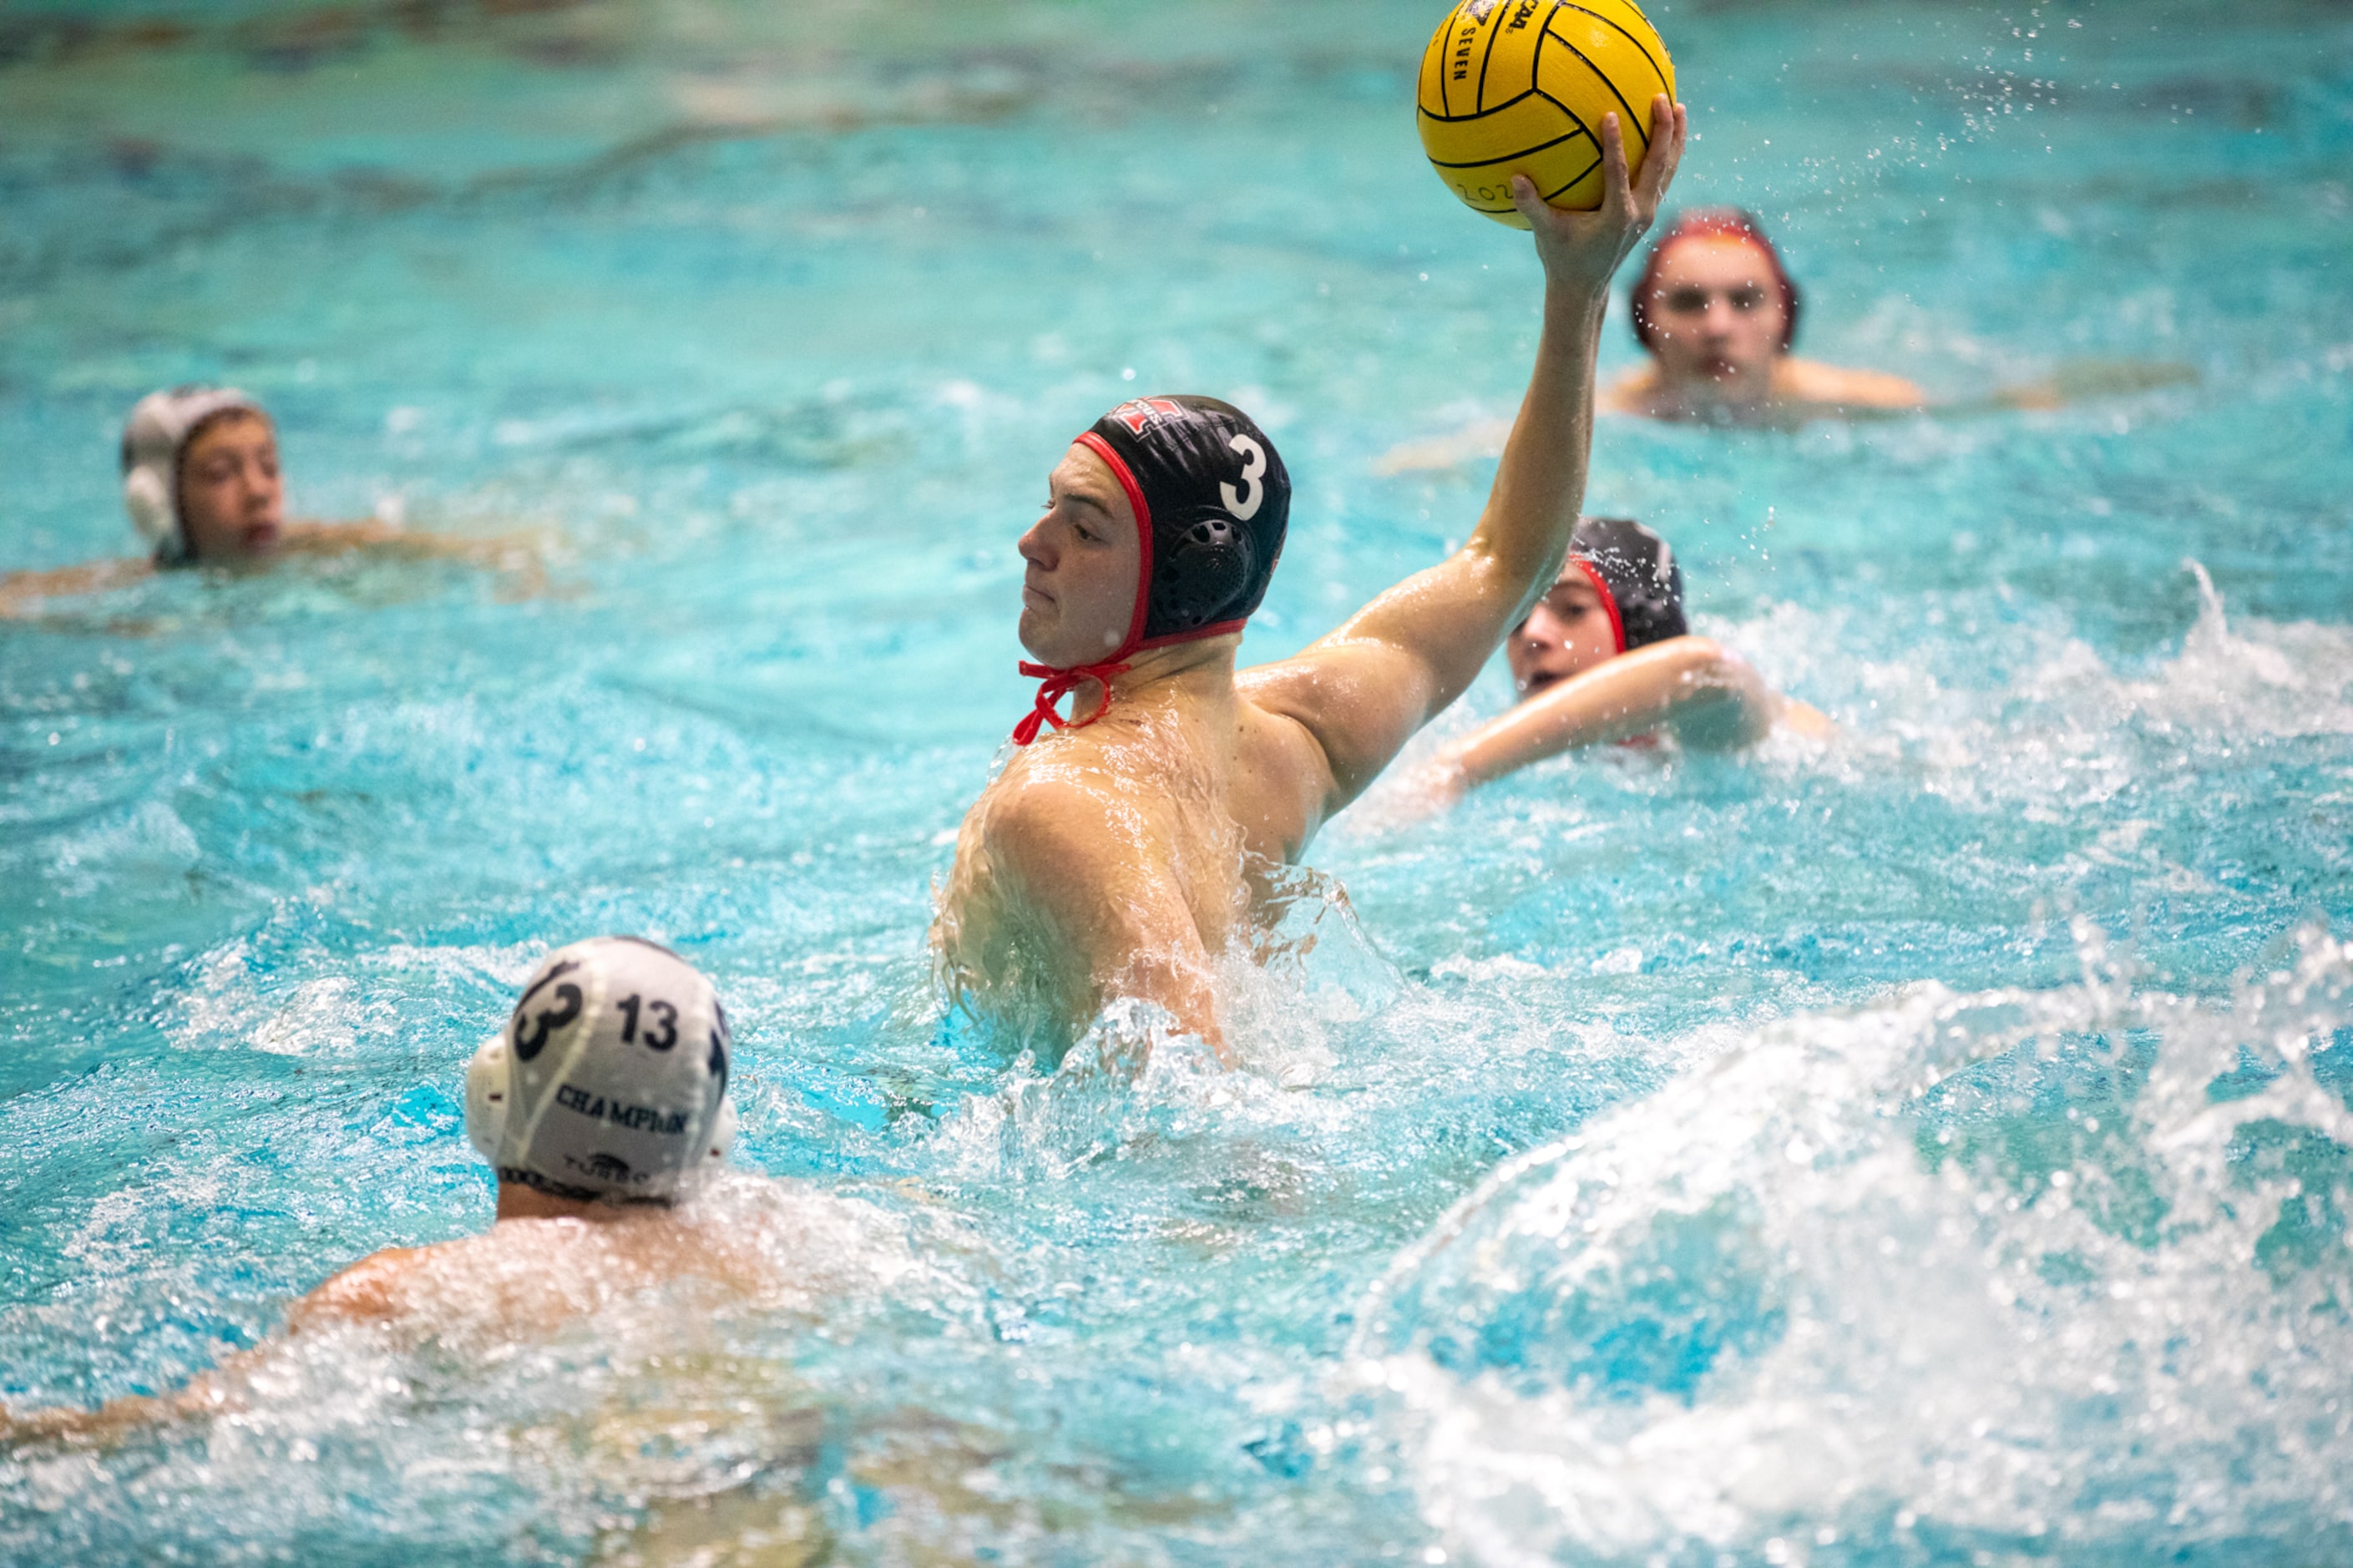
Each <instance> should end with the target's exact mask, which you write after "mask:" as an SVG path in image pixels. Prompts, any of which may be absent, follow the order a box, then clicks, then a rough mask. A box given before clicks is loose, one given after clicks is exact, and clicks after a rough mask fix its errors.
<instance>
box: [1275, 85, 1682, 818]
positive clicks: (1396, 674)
mask: <svg viewBox="0 0 2353 1568" xmlns="http://www.w3.org/2000/svg"><path fill="white" fill-rule="evenodd" d="M1683 127H1684V119H1683V110H1681V109H1679V108H1676V107H1674V106H1672V105H1671V104H1669V103H1668V101H1667V100H1666V99H1665V98H1664V97H1663V96H1662V97H1660V98H1658V99H1656V100H1653V102H1652V104H1651V153H1650V155H1649V156H1648V157H1647V158H1646V159H1645V161H1644V163H1643V165H1642V177H1641V182H1640V183H1639V184H1633V183H1630V181H1629V179H1628V177H1627V172H1626V153H1625V145H1624V139H1623V135H1622V133H1621V132H1620V128H1619V125H1618V121H1617V117H1616V116H1615V115H1614V114H1613V115H1607V116H1604V117H1603V120H1602V125H1601V146H1602V162H1603V169H1604V175H1603V177H1604V187H1603V188H1604V192H1605V194H1604V195H1603V197H1602V202H1601V205H1600V207H1599V209H1597V210H1596V211H1593V212H1589V213H1586V212H1563V211H1560V210H1558V209H1556V208H1555V207H1551V206H1548V205H1546V204H1545V203H1544V202H1543V201H1542V200H1541V199H1540V198H1539V197H1538V196H1537V195H1536V192H1535V186H1534V185H1532V184H1529V183H1528V182H1527V181H1526V180H1525V179H1523V178H1520V177H1517V176H1514V180H1513V183H1512V189H1513V200H1514V202H1515V203H1516V204H1517V205H1518V207H1519V209H1520V212H1521V213H1522V215H1523V216H1525V217H1526V218H1527V219H1528V222H1529V225H1530V226H1531V227H1533V228H1534V230H1535V244H1536V255H1537V257H1538V258H1539V259H1540V260H1541V261H1542V262H1543V263H1544V269H1545V301H1544V326H1543V331H1542V335H1541V336H1540V337H1539V339H1538V341H1537V345H1536V359H1535V372H1534V374H1532V375H1531V377H1530V378H1529V382H1528V390H1527V395H1526V396H1525V398H1524V399H1522V401H1521V404H1520V413H1519V417H1518V419H1517V420H1515V421H1514V424H1513V426H1512V432H1511V435H1510V437H1508V438H1507V439H1506V440H1505V442H1504V456H1503V461H1502V463H1501V465H1500V466H1499V467H1498V468H1497V469H1496V472H1495V482H1494V486H1493V489H1492V490H1491V491H1490V493H1489V495H1488V499H1487V507H1486V510H1484V511H1483V512H1482V513H1481V515H1480V518H1479V523H1478V526H1477V528H1476V529H1474V530H1473V531H1472V535H1471V539H1470V542H1468V543H1466V544H1465V545H1464V546H1463V547H1462V548H1461V550H1460V551H1458V552H1455V554H1454V555H1453V556H1452V557H1451V558H1450V559H1448V560H1447V561H1445V562H1443V563H1440V564H1439V565H1437V566H1434V567H1432V568H1430V570H1429V571H1426V572H1422V573H1419V574H1417V575H1415V576H1412V577H1409V578H1408V579H1407V580H1406V581H1405V582H1403V583H1400V584H1398V585H1397V586H1396V587H1394V588H1392V589H1390V590H1389V591H1388V593H1386V594H1383V595H1381V596H1380V597H1379V598H1377V599H1375V600H1374V601H1373V602H1372V603H1371V604H1369V605H1366V606H1365V608H1364V609H1362V610H1360V611H1358V612H1357V613H1356V616H1353V617H1352V618H1350V619H1349V621H1348V622H1347V623H1346V624H1345V625H1344V626H1341V627H1340V628H1339V629H1338V630H1337V631H1335V632H1334V633H1332V634H1331V635H1330V636H1329V637H1325V638H1324V639H1323V640H1322V641H1321V642H1318V643H1316V644H1315V645H1314V647H1310V648H1308V649H1307V650H1306V651H1305V652H1304V653H1302V654H1300V655H1299V656H1298V657H1297V658H1292V659H1288V660H1285V661H1283V662H1282V663H1281V664H1277V665H1271V666H1268V667H1267V668H1264V669H1262V670H1257V671H1252V672H1251V674H1250V680H1249V694H1250V697H1251V698H1252V700H1255V701H1257V702H1259V703H1260V704H1261V706H1264V707H1266V708H1269V709H1271V710H1274V711H1278V712H1282V713H1286V714H1288V715H1289V716H1291V717H1292V718H1294V719H1296V720H1298V721H1299V722H1300V723H1302V724H1303V725H1304V726H1305V727H1306V728H1307V730H1308V731H1309V732H1310V733H1311V734H1313V735H1314V737H1315V739H1316V741H1317V742H1318V743H1319V744H1321V745H1322V747H1323V748H1324V755H1325V757H1326V759H1327V760H1328V761H1329V763H1330V764H1331V773H1332V778H1333V791H1334V793H1333V797H1332V799H1331V800H1330V801H1329V802H1328V803H1327V805H1328V807H1329V808H1330V809H1332V810H1337V809H1338V808H1339V807H1340V806H1342V805H1346V804H1347V802H1348V801H1350V800H1352V799H1354V798H1355V797H1356V795H1358V794H1360V793H1361V792H1362V791H1363V790H1364V788H1365V786H1366V784H1370V783H1371V782H1372V780H1373V777H1374V775H1376V774H1377V773H1379V772H1380V770H1381V769H1382V768H1383V767H1385V766H1387V765H1388V762H1389V760H1390V759H1391V758H1392V757H1394V756H1396V755H1397V752H1398V748H1399V747H1401V746H1403V745H1404V744H1405V742H1407V741H1408V740H1409V738H1411V736H1412V735H1413V732H1414V731H1416V730H1419V728H1420V727H1421V726H1422V725H1423V724H1425V723H1427V722H1429V721H1430V718H1431V717H1432V716H1433V715H1434V714H1436V713H1437V712H1439V711H1440V710H1441V709H1443V708H1444V707H1445V706H1446V705H1447V704H1448V703H1450V702H1451V701H1453V700H1455V698H1457V697H1459V696H1461V693H1462V690H1463V689H1464V688H1465V687H1467V686H1469V685H1470V683H1471V681H1472V679H1473V678H1475V677H1476V676H1477V675H1478V673H1479V670H1480V668H1481V667H1482V666H1483V665H1484V664H1485V663H1486V661H1487V658H1488V656H1489V655H1490V654H1492V653H1493V652H1494V651H1495V647H1496V645H1497V644H1498V643H1500V642H1501V641H1502V640H1503V637H1504V633H1505V632H1506V631H1508V630H1509V629H1510V628H1511V626H1512V625H1513V623H1514V621H1516V620H1517V619H1518V618H1519V617H1520V616H1521V615H1522V614H1523V613H1524V612H1525V610H1526V609H1527V606H1528V605H1529V603H1530V602H1531V601H1532V600H1533V598H1534V597H1535V595H1536V594H1537V593H1538V592H1540V591H1541V590H1542V589H1543V587H1544V585H1545V584H1548V583H1550V582H1551V581H1552V580H1553V577H1554V575H1555V574H1556V573H1557V572H1558V571H1559V569H1560V563H1561V557H1562V555H1563V553H1564V552H1566V551H1567V546H1568V535H1569V531H1570V530H1571V529H1573V528H1575V527H1576V525H1577V508H1578V506H1579V505H1580V504H1581V503H1582V501H1583V500H1584V496H1585V468H1586V454H1587V449H1588V445H1589V444H1590V441H1591V438H1592V434H1593V357H1594V349H1595V344H1596V341H1597V339H1598V338H1599V332H1600V329H1601V320H1602V312H1603V310H1604V308H1605V307H1606V305H1607V304H1608V301H1609V279H1610V276H1611V275H1612V274H1613V273H1614V272H1616V270H1617V268H1618V264H1619V263H1620V261H1622V260H1624V259H1625V258H1626V254H1627V252H1628V251H1630V249H1632V248H1633V246H1634V242H1635V241H1636V240H1637V239H1638V238H1640V237H1641V234H1642V231H1643V230H1645V229H1647V228H1648V227H1650V226H1651V218H1652V217H1653V216H1655V215H1656V214H1657V212H1658V207H1659V199H1660V197H1661V195H1662V194H1663V193H1664V192H1665V190H1666V187H1667V182H1668V181H1669V180H1670V179H1672V177H1673V174H1674V167H1675V163H1676V162H1677V160H1678V159H1679V158H1680V157H1681V155H1682V152H1683Z"/></svg>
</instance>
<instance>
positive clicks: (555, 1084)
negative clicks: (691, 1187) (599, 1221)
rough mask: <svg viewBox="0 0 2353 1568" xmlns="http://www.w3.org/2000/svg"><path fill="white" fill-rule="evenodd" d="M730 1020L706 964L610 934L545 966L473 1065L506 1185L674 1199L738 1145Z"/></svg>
mask: <svg viewBox="0 0 2353 1568" xmlns="http://www.w3.org/2000/svg"><path fill="white" fill-rule="evenodd" d="M728 1047H729V1040H728V1033H727V1015H726V1013H725V1012H724V1011H723V1010H722V1008H721V1007H720V1005H719V994H718V993H717V992H716V991H714V990H712V986H711V982H710V981H708V980H705V979H704V978H703V977H702V974H701V973H698V972H697V971H696V970H695V968H694V966H693V965H692V964H690V963H687V962H686V961H685V960H684V959H682V958H681V957H679V956H678V954H676V953H674V952H670V950H669V949H668V948H666V947H661V946H659V945H657V944H655V943H653V942H646V941H642V940H640V939H639V938H637V937H627V936H605V937H597V938H595V939H593V940H591V941H588V942H575V943H573V944H572V945H571V946H570V947H565V948H559V949H558V950H556V951H555V952H551V953H549V954H548V955H547V957H546V958H545V959H544V960H543V961H542V963H540V966H539V967H538V968H537V969H536V970H534V971H533V973H532V977H531V983H530V984H528V985H526V986H525V987H524V988H523V993H522V1000H521V1001H519V1002H517V1003H516V1004H515V1010H514V1016H512V1017H511V1018H509V1019H508V1020H507V1026H506V1027H505V1028H504V1029H502V1030H501V1031H500V1032H499V1033H498V1034H496V1035H494V1036H492V1037H491V1038H490V1039H489V1040H487V1041H485V1042H483V1045H482V1047H481V1049H480V1050H478V1051H476V1052H475V1053H474V1059H473V1061H472V1063H471V1064H470V1065H469V1066H468V1068H467V1069H466V1135H467V1137H468V1138H470V1140H472V1142H473V1145H474V1147H475V1149H476V1150H477V1151H479V1152H480V1154H481V1156H482V1158H484V1159H485V1160H488V1161H489V1162H490V1163H491V1164H492V1165H493V1166H495V1167H497V1170H498V1173H499V1180H501V1181H502V1182H516V1183H520V1184H522V1185H524V1186H527V1187H536V1188H537V1189H539V1190H540V1191H541V1192H543V1193H550V1194H554V1195H555V1196H557V1197H565V1198H578V1199H582V1200H587V1199H593V1198H611V1199H617V1200H619V1201H622V1202H628V1201H632V1200H635V1201H642V1202H653V1203H666V1202H669V1201H670V1200H671V1199H673V1198H675V1197H677V1196H678V1195H679V1191H680V1188H681V1185H682V1184H684V1183H685V1182H686V1181H687V1180H688V1179H689V1178H690V1177H691V1176H692V1175H693V1174H694V1173H697V1172H699V1171H701V1170H703V1169H705V1168H707V1167H709V1166H711V1165H714V1164H716V1163H719V1162H720V1161H721V1160H723V1159H724V1158H725V1156H726V1153H727V1146H728V1145H729V1144H730V1143H731V1142H733V1141H734V1136H735V1112H734V1110H733V1107H732V1106H730V1105H729V1104H728V1103H727V1066H728V1063H727V1052H728Z"/></svg>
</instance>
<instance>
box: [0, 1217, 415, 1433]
mask: <svg viewBox="0 0 2353 1568" xmlns="http://www.w3.org/2000/svg"><path fill="white" fill-rule="evenodd" d="M425 1250H426V1249H424V1248H419V1247H388V1248H386V1249H385V1250H384V1251H382V1252H378V1253H375V1254H374V1255H373V1256H371V1257H368V1258H362V1259H361V1260H360V1261H359V1262H357V1263H354V1264H353V1265H352V1266H351V1267H350V1268H345V1269H344V1270H343V1272H341V1273H339V1274H337V1275H335V1276H333V1277H332V1279H328V1280H327V1281H326V1282H325V1283H324V1284H322V1285H321V1286H320V1287H319V1288H318V1289H315V1290H312V1291H311V1293H310V1294H309V1295H307V1296H305V1297H303V1298H302V1299H301V1300H299V1301H297V1302H295V1303H294V1305H293V1306H292V1307H291V1308H290V1309H289V1310H288V1311H287V1314H286V1327H285V1330H284V1333H283V1335H282V1336H281V1337H280V1338H276V1339H272V1340H270V1341H269V1342H265V1343H262V1344H258V1345H255V1346H253V1347H252V1348H251V1349H249V1350H242V1351H239V1352H237V1353H236V1354H234V1355H231V1356H228V1357H227V1358H225V1359H224V1360H223V1361H222V1362H221V1363H220V1364H219V1365H217V1366H216V1367H214V1368H213V1369H212V1370H211V1371H210V1372H205V1373H198V1374H196V1375H195V1377H193V1378H190V1379H189V1380H188V1382H187V1384H186V1386H185V1387H182V1388H178V1389H174V1391H173V1392H171V1393H169V1394H153V1395H146V1394H132V1395H128V1396H126V1397H124V1398H121V1399H111V1400H109V1401H107V1403H106V1404H104V1405H100V1406H99V1407H98V1408H97V1409H95V1410H75V1409H71V1408H69V1407H64V1406H59V1407H58V1408H55V1409H50V1410H28V1411H26V1412H24V1413H23V1414H21V1415H18V1414H15V1413H12V1412H11V1411H10V1410H9V1409H8V1408H7V1407H6V1406H5V1405H0V1448H6V1447H14V1446H15V1445H16V1444H19V1443H34V1442H44V1441H57V1440H59V1439H69V1440H78V1441H82V1442H100V1443H102V1442H107V1441H110V1440H111V1439H114V1438H117V1437H121V1436H124V1435H126V1434H128V1433H131V1432H133V1431H136V1430H138V1429H139V1428H141V1427H142V1426H155V1425H157V1424H160V1423H162V1422H165V1421H178V1420H183V1419H185V1418H187V1417H189V1416H195V1415H215V1414H217V1413H219V1412H222V1411H227V1410H238V1409H242V1408H244V1405H245V1393H244V1391H245V1384H246V1380H247V1377H248V1374H249V1373H251V1372H252V1371H253V1370H254V1368H255V1367H256V1366H257V1365H258V1364H259V1363H261V1362H262V1361H264V1360H265V1359H267V1358H268V1357H269V1356H271V1355H274V1354H277V1353H278V1352H280V1351H281V1350H282V1349H283V1348H284V1340H285V1339H289V1338H291V1337H293V1336H295V1335H298V1334H301V1333H303V1332H305V1331H311V1330H314V1329H319V1328H323V1327H327V1326H329V1325H331V1324H352V1323H366V1322H377V1321H383V1320H385V1318H387V1317H389V1316H390V1315H391V1313H392V1310H393V1308H392V1291H393V1289H394V1288H395V1287H396V1285H397V1283H398V1282H399V1280H400V1279H403V1278H405V1277H406V1274H407V1273H408V1272H409V1270H410V1269H411V1268H413V1267H414V1264H415V1261H416V1260H417V1258H419V1257H420V1256H421V1255H422V1253H423V1252H424V1251H425Z"/></svg>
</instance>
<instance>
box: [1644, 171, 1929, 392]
mask: <svg viewBox="0 0 2353 1568" xmlns="http://www.w3.org/2000/svg"><path fill="white" fill-rule="evenodd" d="M1799 300H1800V296H1799V292H1798V286H1797V284H1796V283H1795V282H1793V281H1792V280H1791V279H1790V277H1789V270H1788V268H1787V267H1785V266H1783V265H1782V262H1781V253H1780V252H1779V251H1778V250H1777V249H1775V248H1774V247H1773V242H1772V241H1771V240H1769V239H1767V238H1766V237H1765V231H1764V229H1763V227H1761V226H1759V225H1758V224H1757V220H1756V219H1755V218H1754V217H1751V216H1749V215H1748V214H1746V213H1745V212H1742V211H1740V210H1739V209H1737V208H1736V207H1705V208H1701V209H1698V210H1696V211H1693V212H1687V213H1685V214H1683V216H1681V217H1679V218H1677V219H1676V220H1675V222H1674V223H1673V225H1672V226H1670V227H1669V228H1668V229H1667V231H1666V233H1664V234H1662V235H1661V236H1660V237H1659V239H1658V241H1657V243H1656V244H1654V245H1652V246H1651V254H1650V258H1649V259H1648V260H1647V261H1646V262H1645V263H1644V264H1643V267H1642V273H1641V277H1639V278H1637V279H1635V280H1634V288H1633V290H1632V292H1631V293H1630V295H1629V296H1628V301H1627V302H1628V304H1629V305H1630V307H1631V314H1632V317H1633V323H1634V336H1635V338H1636V339H1637V340H1638V341H1640V342H1641V345H1642V348H1643V351H1644V352H1645V353H1648V354H1649V355H1650V356H1651V363H1649V364H1648V365H1645V366H1643V367H1642V368H1641V369H1640V370H1637V371H1634V372H1633V373H1631V374H1629V375H1627V376H1626V377H1625V378H1624V379H1623V380H1621V381H1620V382H1619V383H1618V384H1616V385H1615V386H1612V387H1611V388H1610V389H1609V394H1608V395H1607V397H1606V399H1605V402H1606V405H1607V406H1608V407H1609V409H1610V410H1611V411H1612V412H1615V413H1623V414H1642V415H1648V416H1651V418H1654V419H1721V420H1729V421H1735V422H1749V421H1755V422H1776V421H1779V420H1784V419H1788V418H1792V417H1795V418H1807V417H1811V416H1817V415H1822V414H1837V413H1841V412H1845V411H1850V410H1864V409H1894V408H1918V407H1921V406H1923V405H1925V404H1926V402H1927V398H1926V395H1924V394H1923V393H1922V392H1921V390H1920V389H1919V388H1918V387H1916V386H1915V385H1913V384H1911V383H1910V382H1908V381H1906V380H1905V379H1904V378H1903V377H1901V376H1895V375H1886V374H1881V373H1880V372H1878V371H1869V370H1843V369H1841V368H1840V367H1839V366H1837V365H1829V364H1823V363H1820V361H1817V360H1809V359H1799V357H1798V356H1797V355H1796V354H1794V353H1790V352H1789V351H1790V347H1791V345H1792V344H1794V343H1795V342H1796V341H1797V336H1798V307H1799Z"/></svg>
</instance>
